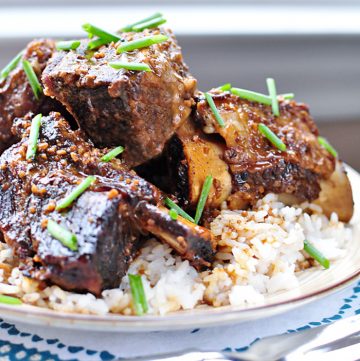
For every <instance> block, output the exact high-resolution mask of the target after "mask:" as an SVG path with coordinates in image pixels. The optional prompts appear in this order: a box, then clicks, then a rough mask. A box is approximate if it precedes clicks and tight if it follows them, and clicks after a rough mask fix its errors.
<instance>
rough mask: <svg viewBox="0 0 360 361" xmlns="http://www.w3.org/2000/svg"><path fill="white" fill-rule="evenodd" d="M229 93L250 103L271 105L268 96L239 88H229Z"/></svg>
mask: <svg viewBox="0 0 360 361" xmlns="http://www.w3.org/2000/svg"><path fill="white" fill-rule="evenodd" d="M230 91H231V93H232V94H234V95H237V96H238V97H240V98H243V99H246V100H249V101H251V102H257V103H262V104H266V105H271V98H270V97H269V96H268V95H265V94H261V93H257V92H253V91H251V90H246V89H240V88H231V89H230Z"/></svg>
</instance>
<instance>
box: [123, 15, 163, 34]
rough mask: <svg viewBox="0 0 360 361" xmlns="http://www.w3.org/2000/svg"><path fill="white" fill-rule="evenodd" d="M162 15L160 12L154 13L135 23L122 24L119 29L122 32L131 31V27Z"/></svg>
mask: <svg viewBox="0 0 360 361" xmlns="http://www.w3.org/2000/svg"><path fill="white" fill-rule="evenodd" d="M161 17H162V14H161V13H155V14H153V15H151V16H149V17H147V18H145V19H142V20H139V21H137V22H135V23H132V24H129V25H126V26H124V27H123V28H121V29H120V31H122V32H124V33H125V32H129V31H133V28H134V27H135V26H137V25H139V24H143V23H147V22H148V21H150V20H153V19H156V18H161Z"/></svg>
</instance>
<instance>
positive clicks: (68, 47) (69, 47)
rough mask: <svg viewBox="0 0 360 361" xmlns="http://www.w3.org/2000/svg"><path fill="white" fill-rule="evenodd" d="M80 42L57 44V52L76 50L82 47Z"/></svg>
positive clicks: (72, 41) (69, 41)
mask: <svg viewBox="0 0 360 361" xmlns="http://www.w3.org/2000/svg"><path fill="white" fill-rule="evenodd" d="M80 44H81V42H80V40H68V41H58V42H57V43H56V49H57V50H76V49H77V48H78V47H79V46H80Z"/></svg>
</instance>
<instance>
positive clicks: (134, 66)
mask: <svg viewBox="0 0 360 361" xmlns="http://www.w3.org/2000/svg"><path fill="white" fill-rule="evenodd" d="M109 65H110V66H111V67H112V68H114V69H128V70H136V71H151V68H150V67H149V65H147V64H144V63H123V62H116V63H109Z"/></svg>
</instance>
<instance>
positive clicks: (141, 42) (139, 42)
mask: <svg viewBox="0 0 360 361" xmlns="http://www.w3.org/2000/svg"><path fill="white" fill-rule="evenodd" d="M168 38H169V37H168V36H166V35H162V34H159V35H153V36H145V37H143V38H140V39H136V40H132V41H128V42H124V43H121V44H120V45H119V46H118V48H117V53H118V54H119V53H124V52H126V51H132V50H135V49H141V48H146V47H148V46H150V45H154V44H159V43H162V42H164V41H166V40H167V39H168Z"/></svg>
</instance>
